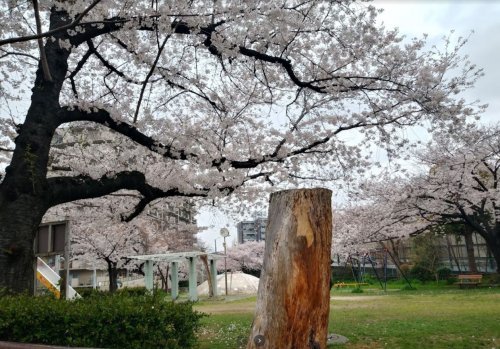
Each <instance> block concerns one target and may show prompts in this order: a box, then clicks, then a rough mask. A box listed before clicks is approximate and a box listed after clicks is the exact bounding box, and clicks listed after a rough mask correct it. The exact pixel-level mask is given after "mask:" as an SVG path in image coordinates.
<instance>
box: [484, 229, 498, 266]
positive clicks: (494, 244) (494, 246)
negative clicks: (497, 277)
mask: <svg viewBox="0 0 500 349" xmlns="http://www.w3.org/2000/svg"><path fill="white" fill-rule="evenodd" d="M498 227H499V228H500V226H498ZM483 237H484V238H485V240H486V243H487V244H488V247H489V248H490V250H491V253H492V254H493V258H495V262H496V264H497V274H500V231H497V230H493V231H492V233H491V234H489V235H486V236H483Z"/></svg>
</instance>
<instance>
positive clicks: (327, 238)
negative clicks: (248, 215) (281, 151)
mask: <svg viewBox="0 0 500 349" xmlns="http://www.w3.org/2000/svg"><path fill="white" fill-rule="evenodd" d="M268 217H269V222H268V225H267V229H266V249H265V255H264V267H263V270H262V274H261V279H260V284H259V292H258V296H257V305H256V314H255V318H254V321H253V324H252V331H251V334H250V338H249V341H248V344H247V349H277V348H279V349H309V348H310V349H312V348H314V349H324V348H326V340H327V331H328V315H329V310H330V293H329V281H330V248H331V237H332V209H331V191H330V190H326V189H300V190H286V191H281V192H277V193H274V194H272V195H271V199H270V206H269V215H268ZM259 336H262V337H259ZM262 338H263V339H264V343H262V340H261V339H262ZM259 339H260V341H259Z"/></svg>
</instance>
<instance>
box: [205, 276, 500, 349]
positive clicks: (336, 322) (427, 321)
mask: <svg viewBox="0 0 500 349" xmlns="http://www.w3.org/2000/svg"><path fill="white" fill-rule="evenodd" d="M351 291H352V289H342V290H334V291H332V297H333V299H332V302H331V312H330V324H329V331H330V332H333V333H337V334H341V335H343V336H346V337H347V338H349V342H348V343H347V344H345V345H333V346H330V347H329V348H333V349H336V348H338V349H344V348H345V349H375V348H391V349H399V348H401V349H412V348H415V349H417V348H418V349H421V348H425V349H476V348H477V349H480V348H488V349H492V348H497V349H500V289H499V288H484V289H474V290H459V289H457V288H456V286H455V287H448V288H443V287H441V288H436V287H433V286H429V287H426V286H425V285H417V290H415V291H411V290H407V291H401V290H399V289H398V288H396V287H395V288H391V289H390V290H389V291H388V292H387V293H384V292H382V291H380V290H377V289H373V288H370V287H366V288H364V292H363V293H360V294H353V293H351ZM254 304H255V297H253V298H251V299H246V300H237V301H235V302H224V301H217V302H208V301H205V302H203V303H200V304H198V305H197V306H196V309H197V310H199V311H202V312H207V313H212V315H210V316H209V317H206V318H204V319H203V321H202V322H203V329H202V331H201V332H200V333H199V339H200V349H208V348H210V349H237V348H244V345H245V343H246V341H247V337H248V333H249V329H250V326H251V323H252V318H253V311H252V309H253V306H254Z"/></svg>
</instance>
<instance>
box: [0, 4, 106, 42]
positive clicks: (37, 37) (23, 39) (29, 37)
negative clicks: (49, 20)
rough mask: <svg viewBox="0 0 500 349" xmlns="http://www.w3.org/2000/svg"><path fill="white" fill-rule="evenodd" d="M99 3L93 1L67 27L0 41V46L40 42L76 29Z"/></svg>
mask: <svg viewBox="0 0 500 349" xmlns="http://www.w3.org/2000/svg"><path fill="white" fill-rule="evenodd" d="M99 2H101V0H94V2H92V4H90V5H89V7H87V8H86V9H85V10H84V11H83V12H82V13H81V14H79V15H78V16H77V17H76V18H75V20H74V21H73V22H71V23H69V24H67V25H64V26H61V27H59V28H55V29H52V30H49V31H48V32H45V33H41V32H37V34H36V35H27V36H22V37H17V38H9V39H4V40H0V46H3V45H6V44H12V43H15V42H26V41H31V40H40V39H42V38H46V37H48V36H51V35H53V34H56V33H58V32H61V31H63V30H67V29H72V28H74V27H76V26H77V25H78V24H79V23H80V21H81V20H82V19H83V17H85V15H86V14H87V13H89V12H90V10H92V9H93V8H94V7H95V6H96V5H97V4H98V3H99ZM34 3H36V1H34ZM37 27H38V25H37Z"/></svg>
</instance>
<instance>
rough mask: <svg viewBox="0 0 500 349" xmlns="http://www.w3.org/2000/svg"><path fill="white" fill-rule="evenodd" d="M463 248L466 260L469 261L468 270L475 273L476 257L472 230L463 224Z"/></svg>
mask: <svg viewBox="0 0 500 349" xmlns="http://www.w3.org/2000/svg"><path fill="white" fill-rule="evenodd" d="M464 240H465V250H466V251H467V262H468V263H469V271H470V272H471V273H477V264H476V257H475V256H474V242H473V241H472V230H471V229H470V228H469V227H468V226H464Z"/></svg>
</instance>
